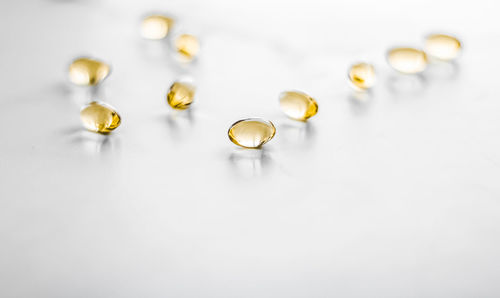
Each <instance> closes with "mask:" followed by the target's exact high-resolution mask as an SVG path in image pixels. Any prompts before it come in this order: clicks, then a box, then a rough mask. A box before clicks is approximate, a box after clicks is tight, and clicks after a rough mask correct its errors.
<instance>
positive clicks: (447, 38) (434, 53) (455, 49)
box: [424, 34, 462, 61]
mask: <svg viewBox="0 0 500 298" xmlns="http://www.w3.org/2000/svg"><path fill="white" fill-rule="evenodd" d="M424 50H425V52H426V53H427V55H429V56H430V57H432V58H436V59H439V60H444V61H450V60H454V59H456V58H457V57H458V55H459V54H460V52H461V50H462V43H461V42H460V41H459V40H458V38H456V37H453V36H451V35H446V34H431V35H429V36H427V38H426V39H425V46H424Z"/></svg>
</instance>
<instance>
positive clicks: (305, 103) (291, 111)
mask: <svg viewBox="0 0 500 298" xmlns="http://www.w3.org/2000/svg"><path fill="white" fill-rule="evenodd" d="M280 107H281V110H282V111H283V113H285V115H287V116H288V117H290V118H292V119H295V120H300V121H306V120H307V119H309V118H311V117H312V116H314V115H316V113H317V112H318V104H317V103H316V101H315V100H314V98H312V97H310V96H309V95H307V94H305V93H302V92H298V91H285V92H283V93H281V95H280Z"/></svg>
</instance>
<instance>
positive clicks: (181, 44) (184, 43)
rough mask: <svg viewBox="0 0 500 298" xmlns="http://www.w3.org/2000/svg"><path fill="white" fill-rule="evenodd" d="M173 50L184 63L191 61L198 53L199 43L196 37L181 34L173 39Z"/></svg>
mask: <svg viewBox="0 0 500 298" xmlns="http://www.w3.org/2000/svg"><path fill="white" fill-rule="evenodd" d="M174 46H175V50H176V51H177V53H178V54H179V56H180V58H181V59H182V60H184V61H191V60H193V59H194V58H195V57H196V55H198V52H199V51H200V42H199V41H198V38H196V36H194V35H191V34H181V35H179V36H177V37H176V38H175V41H174Z"/></svg>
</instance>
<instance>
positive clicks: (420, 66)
mask: <svg viewBox="0 0 500 298" xmlns="http://www.w3.org/2000/svg"><path fill="white" fill-rule="evenodd" d="M387 61H388V63H389V65H390V66H391V67H392V68H394V69H395V70H397V71H399V72H401V73H405V74H416V73H420V72H422V71H424V70H425V69H426V68H427V64H428V59H427V55H426V54H425V53H424V51H422V50H419V49H415V48H394V49H391V50H389V52H388V53H387Z"/></svg>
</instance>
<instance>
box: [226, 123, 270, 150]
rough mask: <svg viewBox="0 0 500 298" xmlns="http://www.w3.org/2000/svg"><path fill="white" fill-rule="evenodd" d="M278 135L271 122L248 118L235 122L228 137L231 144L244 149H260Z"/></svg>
mask: <svg viewBox="0 0 500 298" xmlns="http://www.w3.org/2000/svg"><path fill="white" fill-rule="evenodd" d="M275 134H276V128H275V127H274V124H273V123H272V122H271V121H267V120H264V119H260V118H248V119H243V120H240V121H237V122H235V123H234V124H233V125H231V127H230V128H229V130H228V132H227V135H228V136H229V139H230V140H231V142H233V143H235V144H236V145H238V146H241V147H244V148H254V149H255V148H260V147H261V146H262V145H264V144H265V143H267V142H269V141H270V140H271V139H272V138H273V137H274V135H275Z"/></svg>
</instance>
